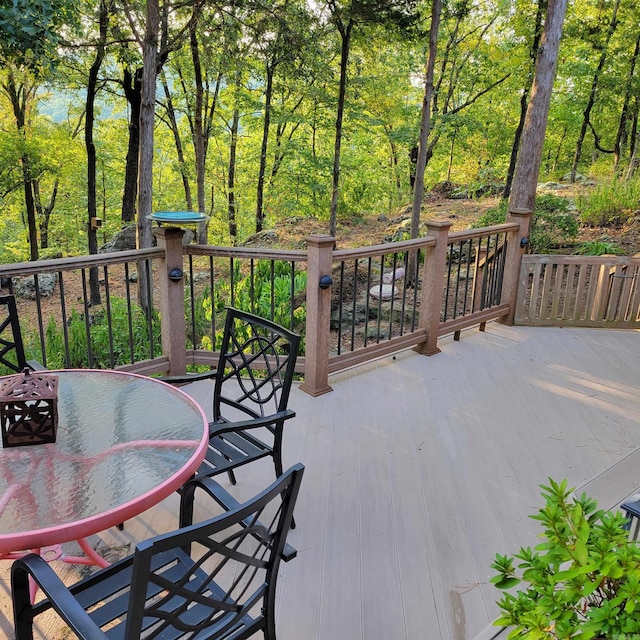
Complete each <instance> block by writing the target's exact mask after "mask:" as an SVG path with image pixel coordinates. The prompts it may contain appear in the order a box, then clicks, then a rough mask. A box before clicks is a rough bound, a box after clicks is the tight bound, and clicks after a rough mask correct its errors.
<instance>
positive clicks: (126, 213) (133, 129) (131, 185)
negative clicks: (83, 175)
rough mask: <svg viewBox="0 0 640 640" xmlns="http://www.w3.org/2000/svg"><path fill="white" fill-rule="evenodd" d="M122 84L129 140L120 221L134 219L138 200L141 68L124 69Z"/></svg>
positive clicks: (131, 220)
mask: <svg viewBox="0 0 640 640" xmlns="http://www.w3.org/2000/svg"><path fill="white" fill-rule="evenodd" d="M122 86H123V88H124V95H125V97H126V99H127V102H128V103H129V142H128V147H127V158H126V164H125V173H124V191H123V194H122V222H125V223H127V222H133V221H134V220H135V219H136V203H137V201H138V155H139V153H140V101H141V97H142V69H140V68H139V69H136V70H135V72H134V73H133V74H131V72H130V71H129V70H128V69H125V70H124V76H123V82H122Z"/></svg>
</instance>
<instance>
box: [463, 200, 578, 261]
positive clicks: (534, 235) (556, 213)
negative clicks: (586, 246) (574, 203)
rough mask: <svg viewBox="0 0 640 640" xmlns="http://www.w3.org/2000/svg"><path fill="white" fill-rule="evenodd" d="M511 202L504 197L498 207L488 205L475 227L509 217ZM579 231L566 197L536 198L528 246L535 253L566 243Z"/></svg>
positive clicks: (498, 221) (488, 224)
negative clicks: (508, 208)
mask: <svg viewBox="0 0 640 640" xmlns="http://www.w3.org/2000/svg"><path fill="white" fill-rule="evenodd" d="M507 207H508V202H507V201H506V200H502V201H501V202H500V204H499V205H498V206H497V207H493V208H491V209H487V211H486V212H485V213H484V214H483V215H482V216H480V217H479V218H478V220H477V221H476V223H475V224H474V225H473V226H474V227H475V228H478V227H488V226H491V225H494V224H501V223H503V222H505V220H506V219H507ZM577 235H578V220H577V219H576V217H575V216H574V215H573V213H572V212H571V211H570V210H569V202H568V200H567V199H566V198H563V197H561V196H555V195H553V194H545V195H540V196H538V197H537V198H536V203H535V207H534V212H533V217H532V220H531V231H530V234H529V247H530V251H531V252H532V253H547V252H548V251H549V250H550V249H552V248H553V247H555V246H558V245H562V244H567V243H569V242H572V241H573V240H575V238H576V236H577Z"/></svg>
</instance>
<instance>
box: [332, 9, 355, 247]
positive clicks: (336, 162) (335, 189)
mask: <svg viewBox="0 0 640 640" xmlns="http://www.w3.org/2000/svg"><path fill="white" fill-rule="evenodd" d="M352 28H353V22H352V20H351V18H349V22H348V23H347V25H346V27H345V25H344V24H342V21H341V19H340V18H338V29H339V31H340V37H341V39H342V47H341V51H340V89H339V90H338V112H337V115H336V141H335V146H334V151H333V173H332V183H331V207H330V209H329V235H330V236H334V237H335V235H336V229H337V226H338V195H339V185H340V147H341V145H342V119H343V117H344V99H345V95H346V92H347V66H348V64H349V49H350V48H351V30H352Z"/></svg>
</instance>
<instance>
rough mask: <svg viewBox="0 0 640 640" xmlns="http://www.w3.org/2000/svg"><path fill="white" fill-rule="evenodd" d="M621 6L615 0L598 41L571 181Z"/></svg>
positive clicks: (618, 0) (572, 166)
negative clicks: (594, 68) (607, 23)
mask: <svg viewBox="0 0 640 640" xmlns="http://www.w3.org/2000/svg"><path fill="white" fill-rule="evenodd" d="M619 7H620V0H614V3H613V9H612V14H611V20H610V21H609V28H608V29H607V32H606V35H605V38H604V42H602V43H598V45H597V46H598V48H599V49H600V55H599V57H598V65H597V67H596V70H595V71H594V73H593V77H592V79H591V90H590V91H589V97H588V98H587V104H586V105H585V107H584V111H583V112H582V126H581V128H580V133H579V135H578V140H577V142H576V151H575V154H574V156H573V164H572V165H571V182H575V179H576V174H577V172H578V164H579V163H580V158H581V156H582V145H583V143H584V139H585V136H586V135H587V130H588V129H589V127H590V126H591V110H592V109H593V105H594V104H595V100H596V91H597V90H598V85H599V84H600V79H601V77H602V70H603V69H604V64H605V62H606V60H607V55H608V52H609V42H610V41H611V37H612V36H613V34H614V32H615V30H616V27H617V26H618V9H619Z"/></svg>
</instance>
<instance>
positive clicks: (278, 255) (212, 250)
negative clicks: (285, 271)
mask: <svg viewBox="0 0 640 640" xmlns="http://www.w3.org/2000/svg"><path fill="white" fill-rule="evenodd" d="M184 253H185V255H191V256H211V255H213V256H216V257H219V258H252V259H254V260H286V261H288V262H306V261H307V252H306V251H296V250H287V249H280V250H278V249H262V248H248V247H217V246H214V245H203V244H188V245H186V246H185V248H184Z"/></svg>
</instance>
